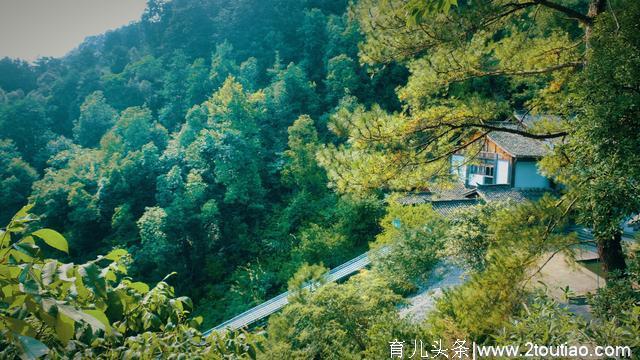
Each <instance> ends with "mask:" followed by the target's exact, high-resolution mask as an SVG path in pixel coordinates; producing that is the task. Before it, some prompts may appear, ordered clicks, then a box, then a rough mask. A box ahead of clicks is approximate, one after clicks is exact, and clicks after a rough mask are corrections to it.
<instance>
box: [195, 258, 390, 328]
mask: <svg viewBox="0 0 640 360" xmlns="http://www.w3.org/2000/svg"><path fill="white" fill-rule="evenodd" d="M387 251H388V248H386V247H383V248H380V249H378V250H371V251H367V252H366V253H364V254H361V255H360V256H357V257H355V258H353V259H351V260H349V261H347V262H345V263H344V264H342V265H339V266H337V267H335V268H333V269H331V270H330V271H329V272H327V274H326V275H325V276H324V280H325V281H326V282H327V283H330V282H334V281H338V280H340V279H343V278H345V277H347V276H349V275H352V274H353V273H355V272H358V271H360V270H361V269H363V268H365V267H366V266H368V265H369V264H370V263H371V258H370V255H371V254H373V253H374V252H381V253H385V252H387ZM313 285H314V284H309V285H307V286H305V287H304V289H308V288H310V287H311V286H313ZM288 303H289V291H286V292H284V293H282V294H280V295H278V296H276V297H274V298H272V299H270V300H267V301H265V302H263V303H262V304H260V305H257V306H255V307H253V308H251V309H249V310H247V311H245V312H243V313H241V314H239V315H236V316H234V317H233V318H231V319H229V320H227V321H225V322H223V323H222V324H220V325H218V326H216V327H214V328H212V329H209V330H207V331H205V332H204V333H203V335H205V336H208V335H209V334H211V333H212V332H214V331H221V330H226V329H228V330H237V329H241V328H243V327H245V326H248V325H251V324H253V323H254V322H256V321H258V320H261V319H264V318H265V317H267V316H269V315H271V314H273V313H275V312H276V311H278V310H280V309H282V308H283V307H285V306H286V305H287V304H288Z"/></svg>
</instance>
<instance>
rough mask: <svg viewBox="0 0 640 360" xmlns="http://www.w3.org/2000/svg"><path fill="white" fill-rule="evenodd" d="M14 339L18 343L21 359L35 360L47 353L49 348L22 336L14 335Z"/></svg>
mask: <svg viewBox="0 0 640 360" xmlns="http://www.w3.org/2000/svg"><path fill="white" fill-rule="evenodd" d="M16 337H17V338H18V341H20V347H21V348H22V353H23V357H24V358H26V359H37V358H39V357H40V356H43V355H46V354H47V353H48V352H49V348H48V347H46V346H45V344H43V343H41V342H40V341H38V340H36V339H34V338H32V337H29V336H22V335H16Z"/></svg>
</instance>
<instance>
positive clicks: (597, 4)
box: [584, 0, 607, 50]
mask: <svg viewBox="0 0 640 360" xmlns="http://www.w3.org/2000/svg"><path fill="white" fill-rule="evenodd" d="M606 6H607V2H606V0H591V2H589V11H588V12H587V16H588V17H589V18H590V19H591V23H590V24H589V25H587V27H586V29H585V30H584V43H585V47H586V48H587V50H588V49H589V47H590V46H589V45H590V44H589V42H590V40H591V31H592V28H593V22H594V21H595V20H596V17H598V15H600V14H601V13H603V12H604V11H605V10H606V8H607V7H606Z"/></svg>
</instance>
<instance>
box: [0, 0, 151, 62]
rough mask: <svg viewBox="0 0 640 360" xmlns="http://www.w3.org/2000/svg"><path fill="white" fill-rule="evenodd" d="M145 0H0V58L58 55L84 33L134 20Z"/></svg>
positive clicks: (31, 57) (137, 16) (68, 48)
mask: <svg viewBox="0 0 640 360" xmlns="http://www.w3.org/2000/svg"><path fill="white" fill-rule="evenodd" d="M145 4H146V1H145V0H0V58H3V57H5V56H9V57H14V58H15V57H19V58H22V59H25V60H30V61H32V60H35V59H36V58H38V57H40V56H55V57H60V56H62V55H64V54H66V53H67V52H68V51H70V50H72V49H73V48H75V47H76V46H78V45H79V44H80V43H81V42H82V40H84V38H85V37H87V36H89V35H98V34H101V33H103V32H105V31H107V30H109V29H115V28H117V27H120V26H122V25H126V24H128V23H129V22H130V21H132V20H138V19H139V18H140V15H142V11H143V10H144V8H145Z"/></svg>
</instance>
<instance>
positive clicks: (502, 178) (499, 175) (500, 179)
mask: <svg viewBox="0 0 640 360" xmlns="http://www.w3.org/2000/svg"><path fill="white" fill-rule="evenodd" d="M494 171H495V174H494V175H495V180H496V184H508V183H509V172H510V171H511V167H510V166H509V161H508V160H498V166H497V167H496V169H495V170H494Z"/></svg>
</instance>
